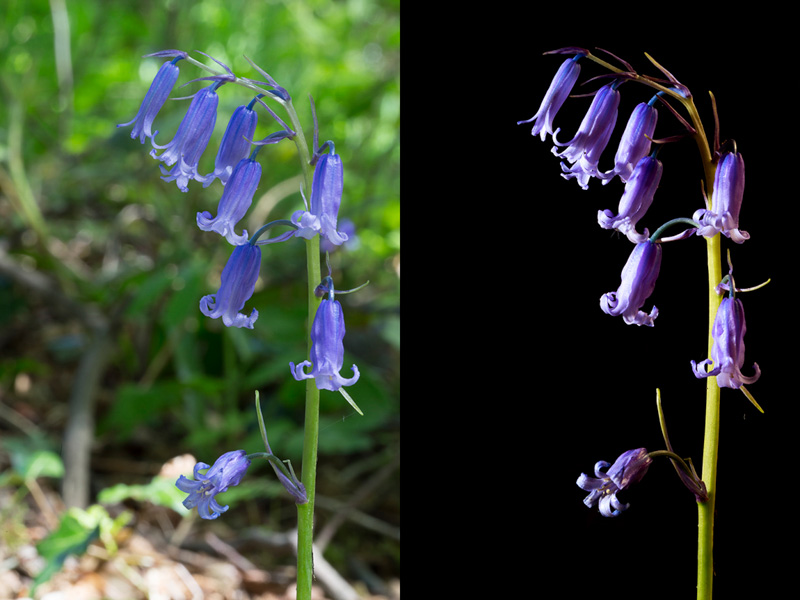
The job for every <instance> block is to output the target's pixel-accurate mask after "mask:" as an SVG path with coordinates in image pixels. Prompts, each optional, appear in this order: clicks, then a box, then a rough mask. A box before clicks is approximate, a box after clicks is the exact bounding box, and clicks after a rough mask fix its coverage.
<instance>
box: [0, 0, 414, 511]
mask: <svg viewBox="0 0 800 600" xmlns="http://www.w3.org/2000/svg"><path fill="white" fill-rule="evenodd" d="M0 19H1V20H0V73H2V75H0V84H1V85H2V94H3V99H4V102H3V105H4V108H3V109H2V111H0V192H2V194H1V195H0V255H2V257H3V261H4V262H3V264H4V265H5V268H4V269H3V270H2V271H0V402H2V404H5V405H7V406H10V407H11V409H13V414H15V415H18V416H19V417H20V421H19V422H18V423H14V422H13V421H8V420H6V419H0V434H2V435H3V436H4V437H13V436H16V435H30V434H31V431H30V430H29V429H35V430H37V432H39V431H42V430H44V431H46V432H48V433H50V434H52V436H53V438H54V439H55V440H56V442H57V440H58V436H59V435H60V428H61V427H63V425H64V422H65V419H66V412H67V398H68V397H69V395H70V390H71V388H72V386H73V385H74V375H75V369H76V365H77V364H78V360H79V358H80V357H81V355H82V353H83V352H84V351H85V350H86V348H87V345H88V343H89V340H90V339H91V337H92V327H91V324H92V323H93V322H94V320H93V315H99V316H100V317H101V318H102V320H104V322H107V323H109V324H110V326H111V328H112V329H111V330H112V332H113V350H112V352H111V353H110V354H109V355H108V364H107V365H106V367H105V369H104V372H103V373H102V376H101V378H100V387H99V389H98V391H97V398H98V403H97V406H96V417H97V440H96V442H95V451H94V454H95V456H96V457H101V458H103V459H106V460H108V459H110V458H112V457H116V458H119V459H120V460H121V461H122V462H123V463H124V461H126V460H128V461H136V460H141V461H144V462H147V463H148V464H158V463H159V462H163V461H166V460H168V459H169V458H171V457H172V456H175V455H178V454H182V453H185V452H191V453H193V454H194V455H195V456H196V457H197V458H198V459H199V460H202V461H205V462H209V463H211V462H213V461H214V460H215V458H216V457H217V456H219V455H220V454H221V453H222V452H224V451H227V450H230V449H236V448H245V449H247V450H248V451H258V450H260V447H259V446H260V444H261V440H260V436H259V433H258V429H257V427H256V419H255V412H254V410H253V392H254V390H256V389H258V390H260V392H261V398H262V407H263V410H264V415H265V419H266V423H267V430H268V432H269V435H270V443H271V445H272V447H273V448H274V449H275V451H276V453H278V454H279V455H280V456H281V457H283V458H288V459H292V460H293V461H294V463H295V465H299V463H300V458H299V456H300V448H301V442H302V422H303V421H302V417H303V389H304V385H303V384H301V383H298V382H296V381H294V379H293V378H292V377H291V376H290V373H289V366H288V365H289V362H290V361H294V362H295V363H297V362H300V361H302V360H303V359H304V358H305V355H306V344H307V341H306V336H305V326H306V324H305V320H306V315H305V295H304V294H305V285H306V282H305V259H304V253H305V246H304V244H303V243H302V242H301V241H293V242H290V243H286V244H277V245H274V246H265V247H264V252H263V259H262V273H261V278H260V280H259V284H258V286H257V288H256V293H255V295H254V296H253V298H252V299H251V300H250V301H249V302H248V303H247V305H246V310H247V311H248V312H249V311H250V310H251V309H252V308H253V307H255V308H257V309H258V311H259V313H260V316H259V320H258V322H257V323H256V326H255V329H254V330H252V331H250V330H244V331H242V330H228V329H226V328H224V327H223V326H222V323H221V322H219V321H215V320H211V319H208V318H205V317H203V316H202V315H201V313H200V312H199V309H198V302H199V300H200V298H201V297H202V296H204V295H206V294H210V293H214V292H216V290H217V288H218V285H219V275H220V272H221V270H222V267H223V266H224V264H225V262H226V261H227V259H228V256H229V254H230V250H231V248H230V246H229V245H228V244H227V242H225V241H224V240H223V239H222V238H219V237H218V236H215V235H212V234H209V233H206V232H202V231H200V230H199V229H198V228H197V227H196V225H195V214H196V213H197V211H200V210H209V211H211V212H215V209H216V205H217V202H218V200H219V195H220V193H221V186H220V185H219V182H218V181H217V182H214V184H213V185H212V186H210V187H209V188H206V189H204V188H202V186H201V185H200V184H198V183H197V182H192V184H191V185H190V190H189V192H188V193H181V192H180V191H179V190H178V189H177V187H176V185H175V184H174V183H167V182H164V181H162V180H161V179H160V175H161V173H160V171H159V168H158V164H159V163H157V161H154V160H153V159H152V158H151V157H150V156H148V151H149V145H145V146H143V145H141V144H140V143H139V142H138V140H132V139H131V138H130V128H129V127H126V128H116V124H118V123H124V122H127V121H129V120H131V119H132V118H133V116H134V115H135V114H136V111H137V110H138V107H139V104H140V102H141V100H142V98H143V96H144V93H145V92H146V91H147V88H148V87H149V85H150V82H151V80H152V77H153V75H154V74H155V72H156V70H157V69H158V67H159V66H160V65H161V63H162V62H163V59H159V58H142V56H143V55H144V54H148V53H151V52H155V51H158V50H164V49H172V48H178V49H182V50H186V51H190V52H192V55H193V56H194V57H195V58H197V59H198V60H204V61H205V62H207V64H210V65H212V66H213V65H214V63H213V62H210V61H208V60H207V59H205V58H204V57H203V56H202V55H200V54H197V53H195V52H193V51H195V50H200V51H202V52H205V53H207V54H209V55H211V56H213V57H214V58H216V59H218V60H220V61H222V62H224V63H226V64H227V65H229V66H230V67H231V68H232V69H233V71H234V72H235V73H236V74H237V75H240V76H244V77H250V78H253V79H259V74H258V73H257V72H256V71H254V69H253V68H252V67H251V66H250V65H249V64H248V63H247V61H246V60H245V58H244V56H245V55H246V56H248V57H250V58H251V59H252V60H253V61H254V62H255V63H256V64H258V65H259V66H260V67H261V68H263V69H264V70H265V71H267V72H268V73H269V74H270V75H271V76H272V77H273V78H275V79H276V80H277V81H278V82H279V83H280V84H281V85H282V86H283V87H285V88H286V89H287V90H289V92H290V93H291V94H292V97H293V101H294V104H295V106H296V107H297V109H298V111H299V112H300V115H301V118H302V119H303V126H304V129H305V134H306V137H307V138H308V141H309V144H310V143H311V141H312V140H311V136H312V129H313V127H312V120H311V112H310V106H309V102H308V96H309V95H312V96H313V98H314V102H315V105H316V110H317V116H318V121H319V124H320V134H319V135H320V142H324V141H325V140H333V141H334V142H335V144H336V151H337V152H338V153H339V154H340V155H341V157H342V159H343V161H344V164H345V195H344V198H343V200H342V208H341V211H340V221H341V220H343V219H350V220H352V221H353V222H354V224H355V227H356V231H357V237H358V244H357V245H354V247H352V248H350V249H344V250H338V251H337V252H336V253H334V254H333V255H332V258H331V262H332V267H333V276H334V280H335V282H336V286H337V288H340V289H347V288H352V287H356V286H358V285H360V284H361V283H363V282H364V281H366V280H370V285H369V286H367V287H366V288H365V289H364V290H362V291H359V292H358V293H357V294H352V295H349V296H342V297H341V298H338V297H337V298H338V299H340V300H341V301H342V304H343V309H344V312H345V317H346V320H347V327H348V330H347V336H346V337H345V374H347V373H349V367H350V365H351V364H352V363H356V364H358V366H359V369H360V370H361V373H362V376H361V380H360V381H359V383H358V384H357V385H356V386H355V387H354V388H351V390H350V392H351V395H352V396H353V397H354V399H355V400H356V402H357V403H358V405H359V406H360V407H361V408H362V410H363V411H364V412H365V416H364V417H360V416H358V415H355V413H353V411H352V409H351V408H350V407H349V406H348V405H347V403H346V402H345V401H344V400H343V399H342V398H341V397H340V396H339V395H338V394H333V393H327V392H323V394H322V395H323V398H322V411H323V415H322V419H323V421H322V431H321V436H320V483H319V486H320V487H319V488H318V489H319V493H320V494H323V495H324V494H326V493H331V494H344V493H346V491H345V490H342V489H337V486H336V485H335V481H336V474H335V472H333V471H331V473H330V474H329V475H326V471H325V470H326V469H328V468H330V469H338V468H341V467H342V466H346V465H347V464H348V462H349V461H351V460H356V461H357V460H359V457H367V456H386V457H387V460H388V457H390V456H392V455H393V454H395V453H396V452H397V451H398V445H399V441H398V434H397V429H398V424H399V250H400V248H399V245H400V244H399V239H400V235H399V229H400V222H399V212H400V211H399V205H400V196H399V194H400V190H399V121H400V113H399V43H400V40H399V0H341V1H330V0H328V1H321V0H319V1H317V0H314V1H294V0H284V1H279V0H275V1H269V0H268V1H258V2H254V1H252V0H247V1H245V0H226V1H225V2H214V1H210V0H199V1H192V2H189V1H182V0H122V1H119V2H113V3H105V2H100V1H89V2H69V1H68V0H51V1H49V2H48V1H46V0H6V2H4V3H3V5H2V7H0ZM180 68H181V76H180V79H179V85H180V84H182V83H185V82H188V81H190V80H191V79H194V78H197V77H202V76H204V75H206V74H207V73H205V72H203V71H201V70H199V69H196V68H195V67H193V66H192V65H190V64H188V63H186V62H182V63H181V64H180ZM201 85H202V82H199V83H190V84H189V85H187V86H186V87H184V88H181V89H176V91H175V92H173V97H181V96H188V95H190V94H191V93H193V92H194V91H196V90H197V89H199V87H200V86H201ZM251 97H252V95H251V94H250V92H249V91H248V90H245V89H244V88H241V87H238V86H235V85H227V86H224V87H223V88H222V89H221V90H220V109H219V114H218V117H217V124H216V128H215V132H214V136H213V137H212V141H211V143H210V144H209V148H208V150H207V151H206V153H205V155H204V156H203V159H202V160H201V163H200V167H201V168H200V171H201V172H206V173H207V172H210V171H211V170H213V160H214V156H215V154H216V147H217V146H218V144H219V140H220V138H221V136H222V132H223V131H224V128H225V125H226V124H227V120H228V118H229V116H230V114H231V113H232V112H233V110H234V108H235V107H236V106H238V105H240V104H243V103H246V102H247V101H249V100H250V99H251ZM187 106H188V101H187V100H174V101H169V102H168V103H167V105H166V106H165V107H164V109H163V110H162V111H161V114H160V116H159V118H158V119H157V121H156V129H158V130H160V131H161V132H162V133H161V134H160V135H159V138H158V139H159V140H160V141H161V142H162V143H163V142H164V140H168V139H171V137H172V135H173V134H174V132H175V130H176V128H177V124H178V123H179V122H180V119H181V118H182V116H183V114H184V112H185V109H186V107H187ZM272 108H273V109H274V110H276V112H278V114H279V115H280V116H281V117H283V116H285V115H283V114H281V113H280V107H279V106H277V105H272ZM276 129H277V125H276V124H275V123H274V121H272V120H271V119H270V118H269V117H268V116H267V115H266V113H265V111H263V110H261V111H260V113H259V126H258V130H257V132H256V136H257V138H259V139H260V138H262V137H265V136H266V135H267V134H268V133H271V132H273V131H275V130H276ZM259 160H260V162H261V163H262V165H263V167H264V174H263V176H262V180H261V186H260V188H259V191H258V193H257V195H256V198H255V200H254V203H253V206H252V207H251V211H250V213H248V216H247V217H246V218H245V223H243V224H242V225H240V227H243V228H246V229H247V230H248V231H250V232H253V231H255V230H256V229H257V228H258V226H260V225H261V224H263V223H266V222H267V221H270V220H273V219H282V218H284V219H285V218H289V217H290V216H291V214H292V212H294V211H295V210H297V209H298V208H300V207H301V206H302V198H301V196H300V194H299V179H298V174H299V172H300V168H299V163H298V157H297V152H296V150H295V147H294V145H293V144H291V143H290V142H286V141H284V142H281V143H280V144H277V145H273V146H267V147H266V148H264V149H263V150H262V151H261V153H260V154H259ZM9 265H10V266H9ZM39 277H42V281H43V282H44V283H43V284H42V285H41V286H38V284H37V282H39V279H38V278H39ZM348 457H349V458H348ZM0 461H3V462H0V467H2V466H7V465H5V462H6V459H3V458H0ZM261 473H269V470H266V469H265V470H264V471H262V472H261ZM154 474H155V473H153V472H149V473H146V477H145V478H144V479H141V475H142V474H141V473H139V475H138V477H139V479H141V481H149V480H150V478H151V477H152V476H153V475H154ZM123 481H124V482H128V483H137V482H140V481H139V480H137V474H136V473H132V472H125V470H124V469H122V470H117V471H114V472H112V473H105V479H104V484H105V485H106V486H108V485H113V484H115V483H118V482H123ZM327 485H330V486H331V487H330V488H327V492H326V486H327ZM395 492H396V490H395ZM251 514H252V511H251Z"/></svg>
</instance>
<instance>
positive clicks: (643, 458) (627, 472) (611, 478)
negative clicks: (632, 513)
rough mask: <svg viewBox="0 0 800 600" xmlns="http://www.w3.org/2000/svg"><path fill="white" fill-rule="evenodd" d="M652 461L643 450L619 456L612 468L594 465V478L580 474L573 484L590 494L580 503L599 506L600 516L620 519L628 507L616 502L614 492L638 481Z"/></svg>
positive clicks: (599, 463)
mask: <svg viewBox="0 0 800 600" xmlns="http://www.w3.org/2000/svg"><path fill="white" fill-rule="evenodd" d="M652 462H653V459H652V458H651V457H650V456H649V455H648V454H647V450H645V449H644V448H637V449H636V450H628V451H627V452H624V453H622V454H621V455H620V457H619V458H618V459H617V460H616V461H614V464H613V465H609V463H607V462H605V461H602V460H601V461H599V462H598V463H597V464H595V466H594V474H595V476H594V477H589V476H588V475H586V474H585V473H581V476H580V477H578V481H577V482H576V483H577V484H578V487H580V488H581V489H582V490H586V491H587V492H590V493H589V495H588V496H586V498H585V499H584V501H583V503H584V504H585V505H586V506H588V507H589V508H592V507H594V506H595V505H596V504H599V508H600V514H601V515H603V516H604V517H617V516H619V515H620V513H621V512H622V511H624V510H627V509H628V507H629V506H630V505H629V504H622V503H621V502H620V501H619V500H618V499H617V492H619V491H621V490H624V489H626V488H628V487H630V486H631V485H633V484H634V483H636V482H638V481H641V480H642V478H643V477H644V476H645V474H646V473H647V469H648V468H649V467H650V464H651V463H652ZM609 466H610V468H608V467H609ZM606 468H608V470H607V471H606V472H603V471H602V469H606Z"/></svg>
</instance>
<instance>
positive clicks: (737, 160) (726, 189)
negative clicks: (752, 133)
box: [692, 152, 750, 244]
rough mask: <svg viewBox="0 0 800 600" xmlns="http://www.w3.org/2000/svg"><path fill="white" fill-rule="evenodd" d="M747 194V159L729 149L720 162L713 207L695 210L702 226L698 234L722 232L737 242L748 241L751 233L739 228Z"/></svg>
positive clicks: (697, 219) (712, 235)
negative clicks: (741, 211) (745, 181)
mask: <svg viewBox="0 0 800 600" xmlns="http://www.w3.org/2000/svg"><path fill="white" fill-rule="evenodd" d="M743 196H744V159H743V158H742V155H741V154H740V153H738V152H726V153H725V154H723V155H722V158H720V160H719V163H718V164H717V171H716V174H715V175H714V192H713V193H712V196H711V198H712V202H711V207H710V208H709V206H708V199H706V208H704V209H703V208H701V209H699V210H697V211H695V213H694V215H693V217H692V218H693V219H694V220H695V221H697V222H698V223H700V224H701V225H702V227H699V228H698V229H697V233H698V235H702V236H704V237H714V236H715V235H716V234H718V233H721V234H722V235H724V236H725V237H728V238H730V239H732V240H733V241H734V242H736V243H737V244H742V243H744V241H745V240H747V239H749V238H750V234H749V233H747V232H746V231H742V230H740V229H739V211H740V210H741V208H742V198H743Z"/></svg>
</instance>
